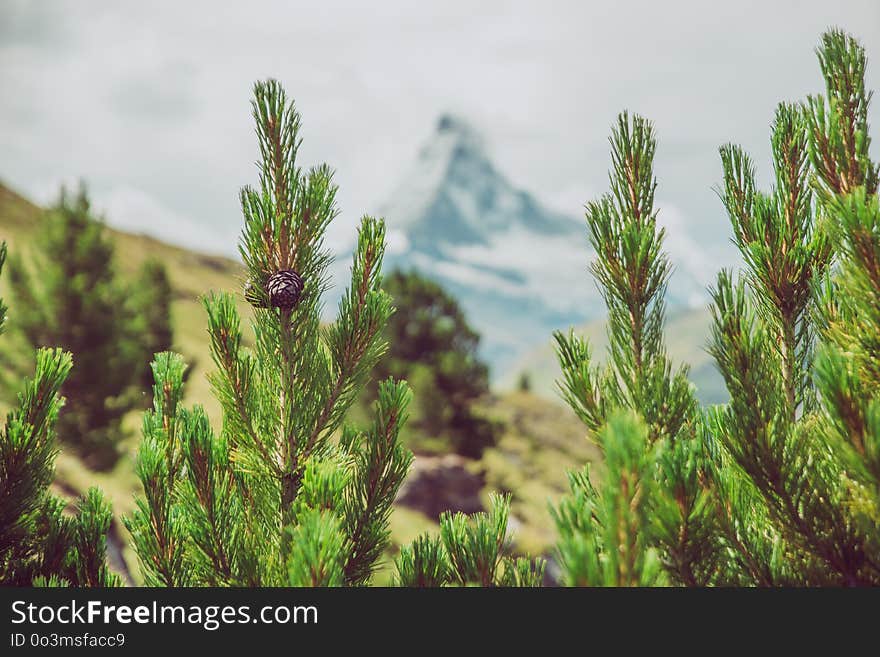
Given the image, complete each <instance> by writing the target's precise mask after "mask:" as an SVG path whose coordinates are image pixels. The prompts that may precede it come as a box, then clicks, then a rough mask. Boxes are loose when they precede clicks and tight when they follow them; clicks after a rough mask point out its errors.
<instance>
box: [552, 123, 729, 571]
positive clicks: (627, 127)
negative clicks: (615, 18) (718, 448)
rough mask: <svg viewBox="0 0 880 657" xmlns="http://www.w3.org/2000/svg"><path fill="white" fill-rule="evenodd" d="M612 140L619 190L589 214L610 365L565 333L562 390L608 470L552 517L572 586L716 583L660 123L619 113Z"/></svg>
mask: <svg viewBox="0 0 880 657" xmlns="http://www.w3.org/2000/svg"><path fill="white" fill-rule="evenodd" d="M610 143H611V149H612V152H611V157H612V169H611V172H610V174H609V179H610V183H611V191H610V193H608V194H606V195H605V196H603V197H601V198H600V199H599V200H597V201H593V202H591V203H590V204H589V205H588V206H587V212H586V219H587V226H588V229H589V236H590V243H591V245H592V246H593V249H594V250H595V252H596V260H595V261H594V263H593V264H592V271H593V274H594V275H595V277H596V279H597V280H598V282H599V286H600V290H601V292H602V294H603V297H604V299H605V303H606V305H607V307H608V337H609V345H610V346H609V353H608V356H609V358H608V364H607V365H606V367H605V368H604V369H600V368H598V367H596V366H594V364H593V355H592V350H591V348H590V345H589V343H588V342H587V341H585V340H583V339H581V338H579V337H577V336H575V335H574V334H573V333H569V334H568V335H564V334H562V333H557V334H556V335H555V338H556V344H557V354H558V358H559V362H560V366H561V368H562V373H563V379H562V381H561V382H560V383H559V386H560V390H561V393H562V395H563V398H564V399H565V400H566V402H567V403H568V404H569V405H570V406H571V408H572V409H573V410H574V412H575V413H576V414H577V415H578V417H579V418H580V419H581V420H582V421H583V422H584V424H585V425H586V428H587V431H588V436H589V438H590V439H592V440H594V441H596V442H597V443H598V444H599V446H600V447H601V448H602V450H603V453H604V455H605V466H606V471H605V473H604V483H603V485H602V486H600V487H598V488H596V487H594V485H593V484H592V482H591V480H590V473H589V471H584V472H580V473H576V474H572V475H571V477H570V485H571V497H570V498H568V499H566V500H564V501H563V502H562V504H561V505H560V507H559V508H558V509H557V510H556V511H555V512H554V517H555V519H556V524H557V529H558V531H559V535H560V542H559V546H558V547H559V556H560V560H561V562H562V566H563V571H564V580H565V581H566V582H567V583H569V584H572V585H602V586H608V585H615V584H618V585H644V584H653V583H660V582H663V581H667V580H670V581H672V582H677V583H682V584H691V585H696V584H706V583H708V582H709V581H710V579H711V578H712V576H713V574H714V571H715V567H716V566H715V563H714V560H713V558H712V547H713V546H712V544H711V542H707V541H708V540H709V537H711V536H712V530H711V527H712V524H713V519H712V509H711V504H710V501H709V493H708V491H707V489H706V487H705V485H704V450H703V447H702V441H701V440H700V439H699V427H700V422H699V414H698V412H697V403H696V400H695V397H694V394H693V390H692V387H691V385H690V384H689V382H688V380H687V369H686V368H681V369H678V370H675V371H674V370H673V368H672V364H671V362H670V359H669V357H668V356H667V354H666V347H665V344H664V337H663V324H664V314H665V305H664V294H665V290H666V285H667V281H668V278H669V274H670V265H669V261H668V259H667V256H666V255H665V254H664V253H663V251H662V244H663V239H664V231H663V229H661V228H659V227H658V225H657V209H656V208H655V207H654V192H655V189H656V185H657V183H656V180H655V178H654V173H653V159H654V153H655V150H656V138H655V136H654V129H653V126H652V125H651V123H650V122H649V121H647V120H646V119H644V118H642V117H640V116H633V117H630V116H629V115H628V114H626V113H624V114H621V115H620V116H619V117H618V121H617V124H616V126H615V130H614V132H613V134H612V136H611V139H610ZM633 413H636V414H637V416H638V417H637V418H633V417H632V414H633ZM658 564H662V566H663V569H659V568H658V567H657V565H658Z"/></svg>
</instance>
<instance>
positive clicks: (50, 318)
mask: <svg viewBox="0 0 880 657" xmlns="http://www.w3.org/2000/svg"><path fill="white" fill-rule="evenodd" d="M32 256H33V257H32V262H31V263H30V266H25V265H24V264H23V262H22V261H21V260H20V259H17V260H13V261H10V265H11V267H10V281H11V284H12V290H13V292H14V294H15V297H16V300H17V302H18V312H17V313H16V323H17V326H18V327H19V328H20V329H21V331H22V332H23V333H24V335H25V337H26V338H27V340H28V341H29V342H30V343H31V344H32V345H33V346H34V347H35V348H39V347H42V346H57V347H61V348H63V349H65V350H67V351H69V352H71V353H72V355H73V361H74V368H73V371H72V372H71V375H70V377H68V379H67V381H66V382H65V384H64V388H63V390H62V394H63V395H64V396H65V397H66V398H67V401H68V403H67V405H66V408H65V411H64V413H62V414H61V416H60V417H59V420H58V436H59V438H60V439H61V440H62V441H64V442H66V443H68V444H70V445H72V446H75V447H76V448H78V450H79V451H80V452H81V454H82V456H83V458H84V459H85V460H86V462H87V463H88V464H89V465H90V466H92V467H98V468H103V467H108V466H110V465H112V464H113V463H114V462H115V460H116V457H117V447H116V445H117V443H118V441H119V439H120V438H121V436H122V427H121V422H122V417H123V415H125V413H126V412H127V411H129V410H130V409H131V408H133V407H134V404H135V403H136V395H135V394H133V393H134V391H133V388H132V385H133V384H135V383H137V382H138V379H139V377H140V376H141V373H142V371H143V366H142V364H141V362H142V360H143V357H144V354H143V350H142V348H141V347H140V346H139V344H138V340H137V339H136V336H135V335H134V322H133V311H132V308H131V305H130V302H129V298H128V296H129V295H128V293H127V292H128V291H127V290H126V289H125V288H124V286H123V285H122V284H121V283H120V281H119V279H118V278H117V276H116V272H115V268H114V264H113V256H114V248H113V244H112V242H111V241H110V240H109V238H108V237H107V235H106V231H105V227H104V224H103V223H102V222H101V221H100V220H99V219H98V218H97V217H96V215H95V214H94V212H93V210H92V208H91V204H90V202H89V198H88V195H87V193H86V190H85V187H84V186H81V187H80V189H79V191H78V192H77V193H76V194H74V195H70V194H69V193H68V192H67V191H66V190H64V189H62V191H61V195H60V198H59V200H58V202H57V203H56V204H55V205H54V206H53V207H52V208H50V209H49V210H48V211H47V214H46V219H45V222H44V225H43V227H42V232H41V233H40V235H39V236H38V238H37V240H36V242H35V244H34V248H33V251H32Z"/></svg>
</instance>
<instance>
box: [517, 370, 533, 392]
mask: <svg viewBox="0 0 880 657" xmlns="http://www.w3.org/2000/svg"><path fill="white" fill-rule="evenodd" d="M516 389H517V390H519V391H520V392H531V390H532V376H531V375H530V374H529V373H528V372H521V373H520V375H519V380H518V381H517V384H516Z"/></svg>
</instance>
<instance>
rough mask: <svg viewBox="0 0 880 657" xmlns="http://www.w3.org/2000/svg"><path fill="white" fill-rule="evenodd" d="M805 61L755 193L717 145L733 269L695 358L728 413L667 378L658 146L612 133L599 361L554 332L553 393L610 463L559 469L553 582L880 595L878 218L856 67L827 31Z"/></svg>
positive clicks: (859, 54)
mask: <svg viewBox="0 0 880 657" xmlns="http://www.w3.org/2000/svg"><path fill="white" fill-rule="evenodd" d="M818 55H819V61H820V65H821V69H822V73H823V75H824V76H825V82H826V91H827V97H822V96H818V97H811V98H809V99H808V101H807V103H806V104H799V105H798V104H787V103H783V104H781V105H780V106H779V107H778V109H777V112H776V119H775V122H774V124H773V131H772V147H773V148H772V152H773V163H774V173H775V184H774V186H773V188H772V189H771V190H770V191H769V192H767V193H765V192H761V191H759V190H758V189H757V185H756V183H755V168H754V166H753V164H752V162H751V160H750V159H749V157H748V155H747V154H746V153H745V152H743V150H742V149H741V148H739V147H737V146H734V145H727V146H724V147H722V148H721V161H722V166H723V170H724V184H723V186H722V188H721V190H720V196H721V200H722V202H723V204H724V207H725V208H726V210H727V213H728V215H729V217H730V220H731V225H732V227H733V234H734V242H735V244H736V245H737V247H738V248H739V250H740V252H741V254H742V256H743V261H744V263H745V273H744V275H737V274H735V273H733V272H729V271H722V272H721V273H720V274H719V276H718V280H717V283H716V285H715V286H714V288H713V289H712V290H711V294H712V314H713V318H714V324H713V331H712V338H711V342H710V345H709V351H710V352H711V353H712V355H713V356H714V357H715V360H716V362H717V364H718V368H719V370H720V371H721V373H722V375H723V376H724V378H725V381H726V383H727V387H728V391H729V393H730V397H731V399H730V402H729V403H728V404H725V405H722V406H718V407H714V408H711V409H708V410H706V411H703V412H701V411H698V410H696V409H695V408H694V406H693V404H692V402H691V400H690V399H689V397H691V395H690V393H689V392H688V391H687V389H686V386H685V385H684V383H683V381H682V378H683V374H684V372H679V373H676V374H675V375H671V374H670V369H669V366H668V363H667V362H666V357H665V352H664V349H663V346H662V335H661V328H662V315H663V312H662V293H663V288H664V285H665V278H666V275H667V273H668V270H667V269H666V261H665V258H664V257H663V256H662V253H661V251H660V243H661V240H662V231H656V230H655V228H654V226H653V225H652V221H651V218H652V216H653V214H652V209H651V208H652V206H651V201H652V200H653V179H652V176H651V174H650V163H651V156H652V155H653V136H652V135H651V131H650V129H649V128H646V127H645V126H646V125H647V124H646V123H644V122H643V121H642V120H641V119H638V118H636V119H635V120H634V121H633V123H632V125H630V124H629V122H628V120H627V118H626V116H625V115H624V116H623V117H622V118H621V120H620V122H619V124H618V127H617V130H616V131H615V135H614V137H613V138H612V147H613V153H612V159H613V163H614V167H613V170H612V194H611V195H610V196H608V197H605V198H603V199H602V200H601V201H599V202H596V203H592V204H590V206H589V207H588V211H587V221H588V224H589V227H590V231H591V238H592V242H593V246H594V248H595V249H596V252H597V259H598V260H597V263H596V264H595V265H594V272H595V273H596V275H597V278H598V279H599V282H600V285H601V287H602V289H603V291H604V293H605V298H606V301H607V302H608V307H609V337H610V338H611V340H610V342H611V348H610V354H609V365H608V366H607V367H606V369H605V370H604V371H600V370H597V369H595V368H593V367H592V366H591V355H590V350H589V345H587V344H586V343H585V342H583V341H581V340H579V339H577V338H575V337H574V336H569V337H564V336H561V335H559V336H557V342H558V353H559V358H560V363H561V365H562V369H563V377H564V378H563V381H562V383H561V388H562V392H563V395H564V396H565V398H566V400H567V401H568V403H569V404H570V405H571V406H572V408H574V410H575V412H577V413H578V415H579V416H580V417H581V419H582V420H583V421H584V422H585V424H586V425H587V428H588V431H589V432H590V435H591V436H592V437H596V438H597V440H598V441H599V442H600V444H601V445H602V446H603V449H604V452H605V455H606V463H605V472H604V476H603V480H602V483H601V485H599V486H598V487H596V486H594V484H593V483H592V482H591V480H590V477H589V472H587V471H585V472H583V473H577V474H573V475H572V476H571V481H572V496H571V497H570V498H567V499H566V500H564V501H563V502H562V504H561V505H560V506H559V508H558V509H557V510H556V511H555V516H556V520H557V526H558V528H559V532H560V540H559V545H558V551H559V557H560V560H561V563H562V566H563V573H564V578H565V581H566V583H569V584H576V585H583V584H587V585H633V584H635V585H646V584H649V585H654V584H662V583H667V582H668V583H673V584H685V585H700V584H720V585H731V584H732V585H765V586H766V585H769V586H773V585H786V584H787V585H825V584H832V585H862V584H878V583H880V577H878V575H880V570H878V565H880V558H878V557H880V554H878V546H880V522H878V521H880V497H878V495H880V485H878V484H880V479H878V474H880V469H878V465H880V460H878V457H880V450H878V445H880V443H878V436H880V410H878V409H880V387H878V383H880V377H878V373H880V340H878V337H877V336H878V335H880V312H878V308H880V273H878V272H880V208H878V201H877V179H878V167H877V165H875V164H874V163H873V162H872V161H871V160H870V157H869V151H868V149H869V145H870V138H869V135H868V126H867V108H868V103H869V100H870V94H868V93H866V91H865V88H864V71H865V64H866V59H865V53H864V50H863V49H862V47H861V46H860V45H859V44H858V42H857V41H856V40H855V39H853V38H852V37H849V36H848V35H845V34H843V33H841V32H839V31H834V30H832V31H830V32H828V33H826V34H825V35H824V36H823V39H822V44H821V46H820V48H819V50H818ZM633 413H634V414H635V416H634V415H633ZM656 557H659V563H660V564H662V571H660V570H658V569H657V567H656V563H657V561H656Z"/></svg>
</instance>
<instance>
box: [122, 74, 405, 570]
mask: <svg viewBox="0 0 880 657" xmlns="http://www.w3.org/2000/svg"><path fill="white" fill-rule="evenodd" d="M252 107H253V114H254V119H255V121H256V125H257V137H258V142H259V147H260V155H261V160H260V163H259V172H260V183H259V186H258V187H257V188H256V189H255V188H251V187H245V188H244V189H243V190H242V192H241V206H242V212H243V214H244V229H243V231H242V236H241V241H240V251H241V255H242V258H243V260H244V263H245V266H246V268H247V272H248V276H249V281H248V285H247V289H246V291H245V296H246V298H247V299H248V300H249V301H250V302H251V303H252V304H253V305H254V307H255V310H254V319H253V331H254V337H255V347H254V348H253V349H247V348H245V347H244V346H243V332H242V329H241V319H240V317H239V314H238V312H237V310H236V306H235V303H234V299H233V297H232V295H231V294H229V293H223V294H213V295H210V296H209V297H207V298H206V299H205V307H206V310H207V314H208V333H209V335H210V339H211V351H212V355H213V359H214V362H215V364H216V366H217V370H216V372H214V373H213V374H212V375H211V383H212V387H213V390H214V394H215V395H216V396H217V398H218V400H219V401H220V403H221V405H222V409H223V426H222V428H221V429H220V431H218V432H215V431H214V429H213V428H212V427H211V425H210V423H209V421H208V419H207V416H206V415H205V412H204V411H203V410H202V409H201V408H200V407H198V406H197V407H195V408H192V409H186V408H183V406H182V405H181V397H182V392H183V374H184V370H185V364H184V362H183V359H182V358H181V357H180V356H178V355H176V354H173V353H168V352H165V353H161V354H158V355H157V356H156V359H155V360H154V362H153V365H152V368H153V376H154V379H155V382H156V383H155V386H154V402H153V409H152V411H150V412H148V413H146V415H145V416H144V421H143V441H142V443H141V447H140V451H139V454H138V461H137V472H138V476H139V477H140V479H141V481H142V483H143V486H144V496H143V497H141V498H139V499H138V500H137V510H136V511H135V513H134V514H133V515H132V516H131V517H129V518H127V519H126V524H127V526H128V528H129V530H130V531H131V534H132V537H133V540H134V547H135V549H136V551H137V553H138V557H139V559H140V562H141V565H142V569H143V573H144V577H145V580H146V582H147V583H148V584H150V585H162V586H181V585H237V586H253V585H297V586H299V585H309V586H339V585H362V584H366V583H368V582H369V581H370V579H371V576H372V574H373V572H374V570H375V568H376V564H377V561H378V560H379V558H380V556H381V555H382V553H383V550H384V549H385V546H386V545H387V542H388V531H389V530H388V517H389V513H390V510H391V504H392V502H393V500H394V497H395V495H396V493H397V490H398V487H399V486H400V484H401V482H402V480H403V477H404V476H405V475H406V472H407V470H408V468H409V465H410V462H411V458H412V456H411V454H410V453H409V452H408V451H407V450H405V449H404V448H403V446H402V445H401V444H400V441H399V438H398V434H399V432H400V429H401V427H402V426H403V424H404V422H405V421H406V413H407V405H408V404H409V401H410V392H409V389H408V387H407V385H406V384H405V383H398V382H395V381H393V380H388V381H385V382H384V383H382V385H381V386H380V387H379V392H378V399H377V401H376V404H375V416H374V420H373V422H372V424H371V425H370V426H369V427H367V428H365V429H357V428H354V427H352V426H348V425H344V422H343V421H344V418H345V414H346V411H347V410H348V409H349V407H350V406H351V404H352V403H353V402H354V401H355V399H356V398H357V396H358V394H359V393H360V391H361V389H362V388H363V386H364V385H365V384H366V382H367V379H368V377H369V374H370V372H371V370H372V369H373V367H374V366H375V364H376V362H377V361H378V359H379V357H380V356H381V355H382V353H383V352H384V351H385V348H386V345H385V342H384V339H383V333H382V332H383V329H384V327H385V324H386V322H387V321H388V318H389V316H390V314H391V312H392V306H391V301H390V299H389V297H388V295H387V294H386V293H385V292H383V291H382V289H381V266H382V259H383V254H384V249H385V227H384V224H383V222H382V221H381V220H376V219H373V218H371V217H364V218H363V219H362V221H361V224H360V228H359V232H358V242H357V248H356V251H355V254H354V259H353V264H352V280H351V286H350V287H349V289H348V290H347V291H346V292H345V294H344V295H343V296H342V299H341V301H340V305H339V314H338V316H337V319H336V321H335V322H333V323H332V324H330V325H327V326H322V324H321V321H320V317H319V311H320V308H321V296H322V294H323V293H324V292H325V291H326V289H327V287H328V284H329V281H328V280H327V277H326V269H327V265H328V264H329V262H330V254H329V253H328V252H327V251H326V250H325V248H324V246H323V240H324V234H325V231H326V229H327V226H328V224H329V223H330V221H331V220H333V219H334V217H336V215H337V210H336V205H335V196H336V186H335V185H334V184H333V180H332V173H331V171H330V169H329V168H327V167H326V166H319V167H315V168H312V169H309V170H308V171H303V170H302V169H301V168H300V166H299V164H298V162H297V154H298V151H299V146H300V127H301V123H300V115H299V113H298V112H297V111H296V109H295V107H294V105H293V103H288V101H287V99H286V96H285V93H284V91H283V90H282V88H281V86H280V85H279V84H278V83H277V82H275V81H271V80H270V81H268V82H261V83H258V84H257V85H256V86H255V88H254V99H253V102H252Z"/></svg>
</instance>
